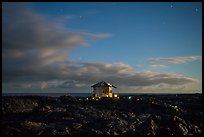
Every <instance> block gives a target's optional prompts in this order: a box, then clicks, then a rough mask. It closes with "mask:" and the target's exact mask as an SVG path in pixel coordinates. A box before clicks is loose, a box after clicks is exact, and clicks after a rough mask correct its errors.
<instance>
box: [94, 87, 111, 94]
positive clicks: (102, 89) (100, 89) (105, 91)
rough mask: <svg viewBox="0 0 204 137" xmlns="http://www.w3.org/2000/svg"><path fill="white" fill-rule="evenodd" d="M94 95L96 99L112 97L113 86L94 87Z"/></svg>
mask: <svg viewBox="0 0 204 137" xmlns="http://www.w3.org/2000/svg"><path fill="white" fill-rule="evenodd" d="M93 89H94V90H93V93H94V94H95V97H112V96H113V93H112V86H111V87H109V86H103V87H93Z"/></svg>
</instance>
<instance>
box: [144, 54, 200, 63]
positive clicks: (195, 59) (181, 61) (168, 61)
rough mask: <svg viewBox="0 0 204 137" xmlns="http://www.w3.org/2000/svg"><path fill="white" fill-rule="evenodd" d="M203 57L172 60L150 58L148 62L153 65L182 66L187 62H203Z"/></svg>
mask: <svg viewBox="0 0 204 137" xmlns="http://www.w3.org/2000/svg"><path fill="white" fill-rule="evenodd" d="M201 60H202V56H187V57H171V58H149V59H148V61H149V62H151V63H161V62H164V63H173V64H181V63H186V62H193V61H201Z"/></svg>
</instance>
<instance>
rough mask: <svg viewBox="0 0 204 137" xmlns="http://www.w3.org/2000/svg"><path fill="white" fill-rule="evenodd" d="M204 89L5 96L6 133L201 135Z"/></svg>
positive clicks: (3, 110) (3, 122) (3, 98)
mask: <svg viewBox="0 0 204 137" xmlns="http://www.w3.org/2000/svg"><path fill="white" fill-rule="evenodd" d="M201 99H202V94H188V95H187V94H186V95H140V96H132V97H131V99H129V98H128V96H121V97H120V99H100V100H97V101H96V100H91V98H88V100H87V98H81V97H71V96H61V97H43V96H21V97H17V96H16V97H8V96H3V97H2V113H3V116H2V134H4V135H30V134H32V135H79V134H80V135H81V134H83V135H95V134H103V135H121V134H122V135H201V134H202V100H201Z"/></svg>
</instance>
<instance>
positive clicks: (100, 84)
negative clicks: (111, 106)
mask: <svg viewBox="0 0 204 137" xmlns="http://www.w3.org/2000/svg"><path fill="white" fill-rule="evenodd" d="M104 85H107V86H111V85H112V84H110V83H108V82H105V81H100V82H98V83H96V84H94V85H92V86H91V87H101V86H104ZM112 86H113V87H114V88H117V87H116V86H114V85H112Z"/></svg>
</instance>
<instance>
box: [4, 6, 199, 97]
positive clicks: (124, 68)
mask: <svg viewBox="0 0 204 137" xmlns="http://www.w3.org/2000/svg"><path fill="white" fill-rule="evenodd" d="M101 80H105V81H107V82H109V83H112V84H113V85H115V86H117V87H118V88H117V89H115V90H114V91H115V92H118V93H119V92H126V93H197V92H202V3H201V2H180V3H179V2H173V3H172V2H153V3H151V2H144V3H142V2H64V3H63V2H59V3H57V2H51V3H48V2H45V3H43V2H40V3H38V2H33V3H20V2H18V3H12V2H8V3H6V2H3V3H2V86H3V87H2V92H3V93H48V92H51V93H62V92H63V93H89V92H91V91H92V89H91V85H92V84H95V83H97V82H99V81H101Z"/></svg>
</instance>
